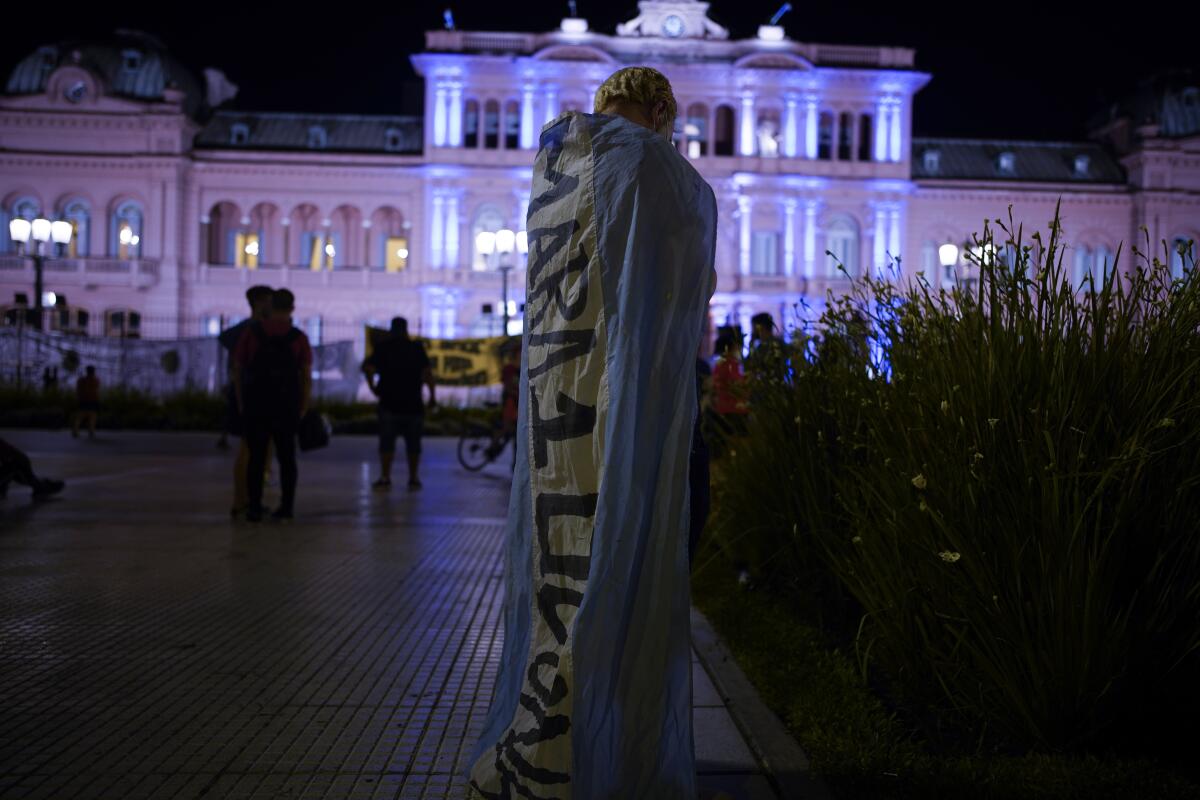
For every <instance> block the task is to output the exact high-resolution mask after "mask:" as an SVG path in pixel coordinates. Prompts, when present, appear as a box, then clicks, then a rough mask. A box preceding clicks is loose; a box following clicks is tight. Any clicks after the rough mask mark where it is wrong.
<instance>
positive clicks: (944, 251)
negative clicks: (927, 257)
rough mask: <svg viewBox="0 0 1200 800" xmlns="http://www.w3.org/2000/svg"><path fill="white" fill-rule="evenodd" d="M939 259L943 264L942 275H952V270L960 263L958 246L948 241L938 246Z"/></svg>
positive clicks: (947, 276) (945, 276)
mask: <svg viewBox="0 0 1200 800" xmlns="http://www.w3.org/2000/svg"><path fill="white" fill-rule="evenodd" d="M938 261H939V262H941V264H942V275H943V277H944V278H949V277H950V274H951V273H950V270H951V269H953V268H954V266H955V265H956V264H958V246H957V245H955V244H953V243H951V242H946V243H945V244H944V245H942V246H941V247H939V248H938Z"/></svg>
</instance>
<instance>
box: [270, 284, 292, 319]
mask: <svg viewBox="0 0 1200 800" xmlns="http://www.w3.org/2000/svg"><path fill="white" fill-rule="evenodd" d="M295 308H296V295H294V294H292V293H291V292H290V291H289V290H287V289H276V290H275V291H274V292H272V293H271V310H272V311H287V312H289V313H290V312H291V311H293V310H295Z"/></svg>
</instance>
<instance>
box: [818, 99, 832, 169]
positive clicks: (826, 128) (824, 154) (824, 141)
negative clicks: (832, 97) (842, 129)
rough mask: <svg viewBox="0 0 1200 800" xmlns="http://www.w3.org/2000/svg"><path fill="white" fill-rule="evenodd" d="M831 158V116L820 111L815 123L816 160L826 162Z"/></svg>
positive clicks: (826, 112)
mask: <svg viewBox="0 0 1200 800" xmlns="http://www.w3.org/2000/svg"><path fill="white" fill-rule="evenodd" d="M832 157H833V114H831V113H829V112H828V111H822V112H821V116H820V117H819V118H818V122H817V158H819V159H820V160H822V161H828V160H829V159H830V158H832Z"/></svg>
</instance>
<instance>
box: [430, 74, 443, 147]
mask: <svg viewBox="0 0 1200 800" xmlns="http://www.w3.org/2000/svg"><path fill="white" fill-rule="evenodd" d="M433 98H434V99H433V146H434V147H445V146H446V87H445V86H443V85H442V84H440V83H439V84H438V86H437V89H436V90H435V91H434V95H433Z"/></svg>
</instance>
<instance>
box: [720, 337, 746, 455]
mask: <svg viewBox="0 0 1200 800" xmlns="http://www.w3.org/2000/svg"><path fill="white" fill-rule="evenodd" d="M716 350H717V363H716V365H715V366H714V367H713V377H712V387H713V403H712V410H713V426H712V427H713V429H714V430H713V432H714V434H715V435H714V437H713V440H714V441H713V451H714V454H717V453H721V452H723V450H724V445H725V441H726V439H728V438H729V437H730V436H738V435H740V434H742V433H744V432H745V430H746V415H747V414H749V413H750V408H749V404H748V403H747V402H746V385H745V381H746V378H745V375H743V373H742V352H741V347H740V346H739V342H738V337H737V336H736V335H735V334H733V333H732V332H731V331H729V330H725V331H723V332H722V333H721V334H720V335H719V336H717V344H716Z"/></svg>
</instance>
